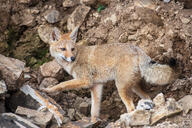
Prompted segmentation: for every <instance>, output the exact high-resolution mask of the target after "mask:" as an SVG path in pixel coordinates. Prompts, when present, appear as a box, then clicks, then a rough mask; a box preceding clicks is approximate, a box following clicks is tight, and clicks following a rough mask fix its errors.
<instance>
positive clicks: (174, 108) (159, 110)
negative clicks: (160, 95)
mask: <svg viewBox="0 0 192 128" xmlns="http://www.w3.org/2000/svg"><path fill="white" fill-rule="evenodd" d="M181 111H182V108H181V106H180V105H179V104H178V103H177V102H176V101H175V100H174V99H172V98H168V101H167V102H166V103H165V105H164V106H161V107H155V108H154V111H153V112H152V116H151V125H153V124H155V123H156V122H158V121H159V120H161V119H163V118H165V117H169V116H171V115H174V114H177V113H179V112H181Z"/></svg>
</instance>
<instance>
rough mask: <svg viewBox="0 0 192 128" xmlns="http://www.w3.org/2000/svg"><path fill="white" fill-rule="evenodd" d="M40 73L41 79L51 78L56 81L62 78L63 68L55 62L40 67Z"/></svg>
mask: <svg viewBox="0 0 192 128" xmlns="http://www.w3.org/2000/svg"><path fill="white" fill-rule="evenodd" d="M40 72H41V74H42V76H43V77H53V78H56V79H57V80H59V79H61V78H63V77H64V76H63V72H64V71H63V68H62V67H61V66H60V65H59V64H58V63H57V62H56V60H53V61H50V62H48V63H44V64H43V65H42V66H40Z"/></svg>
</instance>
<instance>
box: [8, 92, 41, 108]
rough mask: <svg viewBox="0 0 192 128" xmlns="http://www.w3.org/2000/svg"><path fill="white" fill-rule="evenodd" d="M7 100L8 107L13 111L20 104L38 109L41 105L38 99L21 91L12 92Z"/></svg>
mask: <svg viewBox="0 0 192 128" xmlns="http://www.w3.org/2000/svg"><path fill="white" fill-rule="evenodd" d="M21 99H22V100H21ZM6 102H7V109H8V110H11V111H12V112H15V111H16V109H17V107H18V106H22V107H25V108H30V109H36V110H37V109H38V108H39V107H40V104H39V103H38V102H37V101H35V100H34V99H33V98H32V97H31V96H29V95H27V96H26V95H25V94H24V93H23V92H21V91H17V92H16V93H12V95H11V96H10V97H9V98H8V99H7V100H6Z"/></svg>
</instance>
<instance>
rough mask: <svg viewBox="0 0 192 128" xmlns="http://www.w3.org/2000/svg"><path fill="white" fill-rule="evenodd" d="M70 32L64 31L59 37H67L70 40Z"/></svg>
mask: <svg viewBox="0 0 192 128" xmlns="http://www.w3.org/2000/svg"><path fill="white" fill-rule="evenodd" d="M70 34H71V33H65V34H63V35H62V36H61V39H67V40H70Z"/></svg>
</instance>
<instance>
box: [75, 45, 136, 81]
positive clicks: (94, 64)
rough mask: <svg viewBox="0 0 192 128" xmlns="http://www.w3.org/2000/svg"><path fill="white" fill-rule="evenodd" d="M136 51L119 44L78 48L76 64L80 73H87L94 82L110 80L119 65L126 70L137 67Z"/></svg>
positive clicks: (129, 46)
mask: <svg viewBox="0 0 192 128" xmlns="http://www.w3.org/2000/svg"><path fill="white" fill-rule="evenodd" d="M138 50H139V49H138V47H136V46H133V45H129V44H120V43H116V44H105V45H96V46H86V47H83V48H80V51H79V53H78V54H79V57H78V60H77V64H78V65H79V66H78V67H79V68H81V69H80V70H83V71H82V72H87V73H88V74H89V75H91V76H92V77H93V78H94V79H95V80H96V81H100V80H101V81H102V79H108V80H110V79H111V80H112V79H113V78H114V76H115V73H116V70H117V67H118V65H119V64H124V65H126V66H127V68H128V66H133V65H134V66H138V63H139V62H138V61H139V58H138V56H139V53H138ZM133 63H134V64H133ZM82 72H81V73H82ZM87 73H86V74H87ZM79 75H80V74H79ZM101 78H102V79H101Z"/></svg>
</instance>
